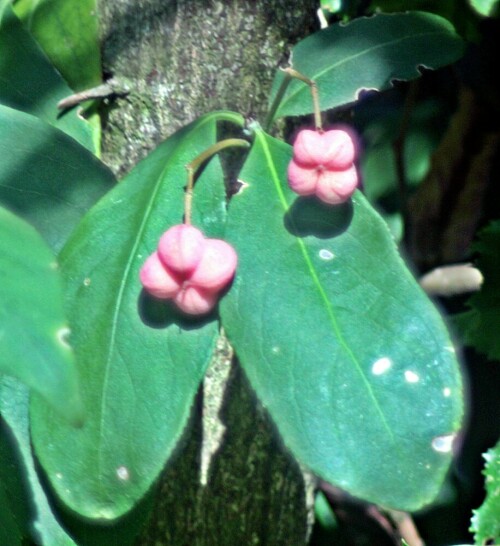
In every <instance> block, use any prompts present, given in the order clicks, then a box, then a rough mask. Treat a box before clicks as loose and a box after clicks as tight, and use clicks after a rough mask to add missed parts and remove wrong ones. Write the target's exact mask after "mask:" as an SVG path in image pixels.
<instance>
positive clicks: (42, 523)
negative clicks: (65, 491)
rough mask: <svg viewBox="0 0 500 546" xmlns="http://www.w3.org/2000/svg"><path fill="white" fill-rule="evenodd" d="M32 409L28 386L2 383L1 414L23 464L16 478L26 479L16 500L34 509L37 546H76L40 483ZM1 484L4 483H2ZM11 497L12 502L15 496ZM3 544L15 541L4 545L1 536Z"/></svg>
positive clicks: (28, 524)
mask: <svg viewBox="0 0 500 546" xmlns="http://www.w3.org/2000/svg"><path fill="white" fill-rule="evenodd" d="M28 407H29V391H28V390H27V389H26V388H25V386H24V385H21V384H20V383H18V382H17V381H16V380H15V379H12V378H10V377H4V378H3V379H2V380H0V413H1V414H2V417H3V419H4V420H5V421H6V423H7V424H8V425H9V427H10V430H11V432H12V436H13V437H14V439H15V441H16V443H17V452H18V453H17V455H18V459H19V460H18V461H17V464H16V466H15V469H14V472H13V473H14V474H16V476H17V475H18V476H22V479H23V485H24V489H23V495H19V496H17V497H15V500H16V501H17V502H20V501H21V502H24V503H25V506H26V507H29V508H30V510H29V519H27V520H26V527H29V528H30V530H31V533H34V534H35V535H36V538H37V543H38V541H39V543H40V544H47V545H50V546H76V545H75V542H74V541H73V540H72V539H71V538H70V537H69V535H68V534H67V533H66V531H65V530H64V529H63V528H62V527H61V525H60V523H59V522H58V521H57V520H56V518H55V516H54V513H53V511H52V508H51V506H50V505H49V501H48V499H47V495H46V493H45V491H44V490H43V487H42V485H41V483H40V479H39V477H38V474H37V471H36V468H35V461H34V458H33V453H32V450H31V440H30V435H29V422H28ZM0 442H1V440H0ZM0 467H1V465H0ZM14 478H15V476H11V477H10V479H14ZM1 482H2V480H0V483H1ZM10 493H11V498H12V494H13V492H12V491H11V492H10ZM1 512H2V511H1V510H0V513H1ZM32 512H33V513H32ZM0 533H1V528H0ZM0 544H9V546H10V545H11V544H13V542H12V537H10V540H9V541H5V542H2V541H1V534H0Z"/></svg>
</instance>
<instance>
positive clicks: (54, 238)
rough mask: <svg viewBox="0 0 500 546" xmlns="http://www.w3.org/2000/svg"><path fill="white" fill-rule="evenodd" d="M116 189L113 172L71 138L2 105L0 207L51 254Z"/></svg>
mask: <svg viewBox="0 0 500 546" xmlns="http://www.w3.org/2000/svg"><path fill="white" fill-rule="evenodd" d="M114 183H115V178H114V176H113V174H112V173H111V171H110V170H109V169H108V168H107V167H106V166H105V165H104V164H103V163H101V162H100V161H99V160H98V159H96V157H95V156H94V155H93V154H92V153H90V152H89V151H88V150H86V149H85V148H83V147H82V146H80V145H79V144H78V143H77V142H75V141H74V140H73V139H72V138H70V137H68V136H67V135H66V134H64V133H63V132H61V131H59V130H58V129H55V128H54V127H52V126H51V125H49V124H48V123H45V122H44V121H42V120H40V119H37V118H36V117H34V116H31V115H29V114H26V113H24V112H20V111H18V110H13V109H12V108H8V107H6V106H2V105H0V202H3V203H4V204H6V205H8V207H9V208H11V209H12V210H15V211H16V212H18V213H19V214H21V215H22V216H23V217H24V218H25V219H27V220H29V221H30V223H31V224H33V226H35V227H36V228H37V229H38V230H39V231H40V233H42V235H43V236H44V238H45V239H46V240H47V241H48V242H49V244H50V245H51V246H52V248H53V249H55V250H59V249H60V248H61V246H62V245H63V244H64V243H65V242H66V240H67V238H68V236H69V234H70V232H71V231H72V230H73V228H74V227H75V225H76V224H77V223H78V222H79V220H80V218H81V217H82V216H83V215H84V213H85V212H86V211H87V210H88V209H89V208H90V207H91V206H92V205H93V204H94V203H95V202H96V201H97V200H98V199H99V198H100V197H101V196H102V195H103V194H104V193H105V192H106V191H108V190H109V189H110V188H111V187H112V186H113V185H114Z"/></svg>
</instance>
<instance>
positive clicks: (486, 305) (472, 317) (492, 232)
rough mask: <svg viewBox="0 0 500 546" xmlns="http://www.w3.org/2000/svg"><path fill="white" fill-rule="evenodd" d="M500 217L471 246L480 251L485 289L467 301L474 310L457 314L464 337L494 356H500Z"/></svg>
mask: <svg viewBox="0 0 500 546" xmlns="http://www.w3.org/2000/svg"><path fill="white" fill-rule="evenodd" d="M499 249H500V220H496V221H494V222H491V223H490V224H489V225H488V226H487V227H486V228H485V229H483V230H482V231H481V232H480V233H479V235H478V239H477V241H476V242H475V243H474V244H473V245H472V248H471V250H472V251H473V252H477V253H478V258H477V259H476V260H475V262H476V267H477V268H478V269H479V271H481V273H482V275H483V277H484V283H483V285H482V286H481V290H480V291H479V292H477V293H476V294H474V295H473V296H471V297H470V298H469V300H468V302H467V306H468V307H470V308H471V309H470V311H466V312H465V313H461V314H460V315H457V316H455V317H454V323H455V324H456V326H457V327H458V329H459V330H460V331H461V332H462V334H463V336H464V341H465V343H466V344H467V345H470V346H472V347H474V348H475V349H477V350H478V351H480V352H482V353H484V354H485V355H486V356H487V357H488V358H490V359H491V360H500V253H499V252H498V250H499Z"/></svg>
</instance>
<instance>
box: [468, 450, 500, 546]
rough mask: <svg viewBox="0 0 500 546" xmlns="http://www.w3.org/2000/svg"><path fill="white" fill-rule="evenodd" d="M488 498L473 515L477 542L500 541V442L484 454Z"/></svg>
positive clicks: (472, 528) (496, 542)
mask: <svg viewBox="0 0 500 546" xmlns="http://www.w3.org/2000/svg"><path fill="white" fill-rule="evenodd" d="M484 459H485V460H486V467H485V469H484V476H485V477H486V499H485V501H484V502H483V504H482V505H481V507H480V508H479V509H477V510H474V515H473V516H472V522H471V523H472V526H471V531H472V532H473V533H474V542H475V543H476V544H499V543H500V442H499V443H497V445H496V446H495V447H494V448H492V449H490V450H489V451H488V452H487V453H485V454H484Z"/></svg>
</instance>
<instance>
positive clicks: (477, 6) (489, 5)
mask: <svg viewBox="0 0 500 546" xmlns="http://www.w3.org/2000/svg"><path fill="white" fill-rule="evenodd" d="M469 4H470V5H471V7H472V9H473V10H474V11H476V12H477V13H479V15H482V16H483V17H494V16H497V15H498V12H499V2H498V0H469Z"/></svg>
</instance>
